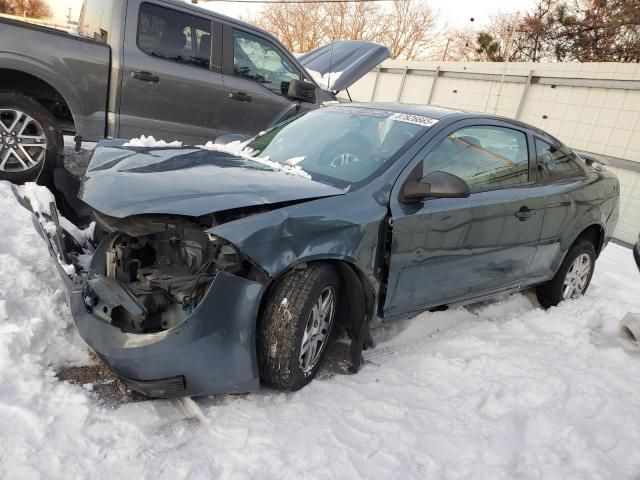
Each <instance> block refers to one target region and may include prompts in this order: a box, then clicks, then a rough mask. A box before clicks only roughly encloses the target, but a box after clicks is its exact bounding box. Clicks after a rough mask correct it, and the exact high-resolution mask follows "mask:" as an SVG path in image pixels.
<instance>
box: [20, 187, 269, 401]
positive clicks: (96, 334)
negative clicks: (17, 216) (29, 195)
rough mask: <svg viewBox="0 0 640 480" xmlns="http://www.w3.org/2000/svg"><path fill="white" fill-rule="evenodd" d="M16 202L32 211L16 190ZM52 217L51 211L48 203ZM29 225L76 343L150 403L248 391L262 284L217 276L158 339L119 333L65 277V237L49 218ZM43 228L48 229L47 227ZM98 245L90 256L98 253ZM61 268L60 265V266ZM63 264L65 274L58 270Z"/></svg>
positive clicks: (254, 372)
mask: <svg viewBox="0 0 640 480" xmlns="http://www.w3.org/2000/svg"><path fill="white" fill-rule="evenodd" d="M15 193H16V197H17V198H18V201H19V202H20V203H21V204H22V205H23V206H24V207H25V208H27V209H29V210H31V211H33V210H32V208H31V205H30V204H29V202H25V201H24V199H22V198H21V197H20V196H19V194H18V192H17V191H15ZM51 208H52V211H53V209H54V208H55V205H51ZM42 218H43V217H42V213H41V212H40V213H35V212H34V214H33V224H34V226H35V228H36V230H37V231H38V232H39V233H40V235H41V236H42V238H43V239H44V240H45V241H46V242H47V244H48V247H49V252H50V253H51V255H52V257H53V260H54V263H55V265H56V268H57V270H58V273H59V274H60V277H61V278H62V280H63V281H64V284H65V287H66V289H67V298H68V302H69V306H70V308H71V315H72V317H73V320H74V322H75V324H76V326H77V327H78V330H79V332H80V336H81V337H82V339H83V340H84V341H85V342H86V343H87V344H88V345H89V346H90V347H91V348H92V349H93V350H94V351H95V352H96V353H97V354H98V356H99V357H100V358H101V359H102V360H103V361H104V362H105V363H106V364H107V365H109V367H110V368H111V369H112V370H113V372H114V373H115V374H116V375H118V376H119V377H121V378H123V380H124V381H125V382H126V383H127V384H128V385H129V386H130V387H131V388H133V389H134V390H136V391H139V392H140V393H143V394H145V395H148V396H153V397H174V396H200V395H212V394H217V393H240V392H250V391H255V390H257V389H258V388H259V386H260V381H259V375H258V365H257V359H256V348H255V345H256V338H255V335H256V318H257V315H258V308H259V305H260V299H261V296H262V290H263V288H264V287H263V285H262V284H261V283H259V282H255V281H251V280H247V279H245V278H241V277H237V276H235V275H232V274H230V273H227V272H224V271H220V272H218V274H217V275H216V277H215V278H214V280H213V281H212V283H211V285H210V286H209V289H208V291H207V293H206V294H205V296H204V298H203V300H202V301H201V302H200V304H199V305H198V306H197V308H196V309H195V310H194V311H193V313H192V314H191V315H189V316H188V317H187V318H186V320H185V321H184V322H182V323H181V324H179V325H176V326H175V327H173V328H171V329H168V330H165V331H162V332H157V333H125V332H123V331H122V330H120V329H119V328H118V327H115V326H113V325H111V324H110V323H107V322H105V321H104V320H102V319H100V318H98V317H96V316H94V315H93V314H92V313H91V312H90V311H89V310H88V308H87V306H86V305H85V302H84V287H85V282H84V279H83V277H82V276H80V275H74V274H71V275H70V274H69V273H68V267H69V266H68V265H66V264H67V263H68V262H67V261H65V260H66V259H65V258H64V257H65V256H66V255H65V252H62V251H61V250H62V249H63V248H64V244H65V242H64V232H63V230H62V229H61V228H60V223H59V222H58V219H57V217H56V216H55V215H53V218H49V217H47V218H46V221H47V222H50V221H53V222H54V224H55V226H56V228H55V229H53V228H45V227H44V226H43V223H42V222H41V220H42ZM49 227H50V224H49ZM100 252H101V246H99V247H98V248H97V249H96V252H95V255H98V256H99V254H100ZM63 264H64V265H63ZM65 266H66V268H67V270H65Z"/></svg>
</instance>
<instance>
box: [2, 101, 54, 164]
mask: <svg viewBox="0 0 640 480" xmlns="http://www.w3.org/2000/svg"><path fill="white" fill-rule="evenodd" d="M46 153H47V139H46V137H45V134H44V130H43V128H42V126H41V125H40V124H39V123H38V122H37V121H36V120H34V119H33V118H32V117H31V116H29V115H27V114H26V113H24V112H22V111H20V110H15V109H0V171H3V172H22V171H25V170H29V169H31V168H33V167H35V166H36V165H38V164H39V163H40V162H42V160H43V159H44V157H45V155H46Z"/></svg>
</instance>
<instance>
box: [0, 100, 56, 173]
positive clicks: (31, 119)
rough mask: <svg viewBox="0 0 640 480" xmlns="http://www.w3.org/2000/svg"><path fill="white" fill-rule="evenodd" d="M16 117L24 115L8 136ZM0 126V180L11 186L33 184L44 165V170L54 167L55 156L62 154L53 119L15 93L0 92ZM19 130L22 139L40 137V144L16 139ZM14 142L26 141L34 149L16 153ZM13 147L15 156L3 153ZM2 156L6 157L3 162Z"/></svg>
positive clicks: (35, 102)
mask: <svg viewBox="0 0 640 480" xmlns="http://www.w3.org/2000/svg"><path fill="white" fill-rule="evenodd" d="M18 114H22V115H24V116H22V117H20V118H21V119H23V121H22V122H21V123H18V125H17V126H16V127H15V128H14V129H13V130H12V131H10V132H9V131H8V130H9V127H11V124H12V123H13V121H14V120H15V118H16V117H17V116H18ZM0 123H2V125H0V180H8V181H10V182H13V183H24V182H31V181H34V180H36V178H37V177H38V174H39V173H40V171H41V169H42V168H43V167H45V165H46V168H51V167H52V166H53V165H55V162H56V160H57V156H58V154H60V153H62V149H63V146H64V142H63V139H62V131H61V130H60V128H59V127H58V126H57V123H56V120H55V118H54V117H53V115H52V114H51V113H50V112H49V111H48V110H46V109H45V108H44V107H43V106H42V105H40V104H39V103H38V102H37V101H35V100H34V99H33V98H31V97H28V96H26V95H23V94H22V93H18V92H7V91H2V92H0ZM21 128H23V130H22V132H21V133H22V135H28V136H30V137H31V138H34V137H40V136H43V137H44V142H42V141H41V140H30V139H25V138H24V137H23V136H22V135H19V133H20V129H21ZM13 134H15V135H13ZM18 138H20V143H19V144H22V143H24V142H25V140H26V141H30V142H38V145H35V143H30V145H34V146H31V147H24V148H22V149H20V148H19V146H18V145H19V144H18ZM8 142H12V143H11V144H9V143H8ZM13 147H16V149H15V150H14V151H16V152H18V153H17V154H13V153H11V152H9V155H8V156H7V155H6V154H7V152H8V151H9V149H11V148H13ZM16 155H18V156H19V157H20V160H18V159H17V158H16ZM5 156H7V161H6V162H5V161H4V159H5ZM29 158H31V161H29Z"/></svg>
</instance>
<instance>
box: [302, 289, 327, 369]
mask: <svg viewBox="0 0 640 480" xmlns="http://www.w3.org/2000/svg"><path fill="white" fill-rule="evenodd" d="M335 307H336V293H335V289H334V288H333V287H331V286H328V287H326V288H325V289H324V290H322V292H320V295H319V296H318V299H317V300H316V302H315V303H314V304H313V307H312V308H311V312H310V313H309V318H308V319H307V324H306V325H305V328H304V335H303V337H302V345H301V347H300V356H299V357H298V361H299V364H300V368H301V369H302V371H303V372H304V373H309V372H311V371H312V370H313V369H314V367H315V366H316V365H317V363H318V360H320V356H321V354H322V352H323V350H324V348H325V346H326V344H327V341H328V340H329V333H330V332H331V325H332V324H333V317H334V315H335Z"/></svg>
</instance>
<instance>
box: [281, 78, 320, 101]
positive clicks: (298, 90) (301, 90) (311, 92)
mask: <svg viewBox="0 0 640 480" xmlns="http://www.w3.org/2000/svg"><path fill="white" fill-rule="evenodd" d="M316 88H318V87H316V86H315V84H313V83H311V82H305V81H304V80H291V81H290V82H289V88H288V89H287V96H288V97H289V98H293V99H294V100H302V101H303V102H309V103H316Z"/></svg>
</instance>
